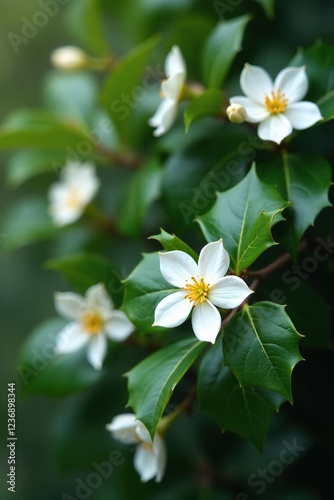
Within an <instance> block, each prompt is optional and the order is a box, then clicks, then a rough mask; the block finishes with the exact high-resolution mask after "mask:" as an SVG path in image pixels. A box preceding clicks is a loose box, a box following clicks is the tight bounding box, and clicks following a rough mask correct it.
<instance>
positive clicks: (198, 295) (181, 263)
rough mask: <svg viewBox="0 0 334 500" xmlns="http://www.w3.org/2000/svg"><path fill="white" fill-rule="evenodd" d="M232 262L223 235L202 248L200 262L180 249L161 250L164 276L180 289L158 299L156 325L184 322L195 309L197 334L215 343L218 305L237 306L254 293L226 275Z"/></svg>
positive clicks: (194, 327) (233, 277)
mask: <svg viewBox="0 0 334 500" xmlns="http://www.w3.org/2000/svg"><path fill="white" fill-rule="evenodd" d="M229 265H230V258H229V255H228V253H227V252H226V250H225V249H224V247H223V242H222V240H221V239H220V240H218V241H215V242H213V243H208V244H207V245H205V247H204V248H202V250H201V253H200V255H199V259H198V264H196V262H195V261H194V259H193V258H192V257H190V256H189V255H188V254H186V253H185V252H181V251H179V250H173V251H171V252H165V253H160V270H161V273H162V275H163V277H164V278H165V280H166V281H168V283H170V284H171V285H174V286H176V287H178V288H179V290H176V291H175V292H174V293H172V294H171V295H168V296H167V297H165V298H164V299H162V300H161V301H160V302H159V304H158V305H157V307H156V309H155V317H154V323H153V326H164V327H167V328H173V327H174V326H178V325H181V323H183V322H184V321H185V320H186V319H187V317H188V315H189V314H190V312H191V310H192V309H193V313H192V327H193V330H194V333H195V335H196V337H197V338H198V339H199V340H203V341H206V342H211V343H214V342H215V340H216V337H217V335H218V333H219V330H220V327H221V317H220V314H219V312H218V310H217V308H216V307H215V306H218V307H221V308H223V309H234V308H235V307H238V306H239V305H240V304H241V303H242V302H243V301H244V300H245V298H246V297H248V295H249V294H250V293H252V290H250V288H248V286H247V285H246V283H245V282H244V281H243V280H242V279H241V278H239V277H238V276H225V274H226V272H227V270H228V268H229ZM224 276H225V277H224Z"/></svg>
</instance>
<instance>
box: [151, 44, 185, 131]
mask: <svg viewBox="0 0 334 500" xmlns="http://www.w3.org/2000/svg"><path fill="white" fill-rule="evenodd" d="M165 73H166V76H167V80H164V81H163V82H162V83H161V96H162V97H163V101H162V102H161V104H160V106H159V107H158V109H157V111H156V113H155V115H154V116H152V118H150V119H149V124H150V125H151V126H152V127H156V130H155V131H154V132H153V135H155V136H156V137H159V136H160V135H162V134H164V133H165V132H167V130H169V129H170V128H171V126H172V125H173V123H174V121H175V119H176V115H177V111H178V107H179V101H180V98H181V94H182V90H183V87H184V82H185V80H186V76H187V68H186V64H185V62H184V59H183V56H182V54H181V51H180V49H179V47H177V46H176V45H174V47H172V50H171V51H170V52H169V54H168V55H167V58H166V61H165Z"/></svg>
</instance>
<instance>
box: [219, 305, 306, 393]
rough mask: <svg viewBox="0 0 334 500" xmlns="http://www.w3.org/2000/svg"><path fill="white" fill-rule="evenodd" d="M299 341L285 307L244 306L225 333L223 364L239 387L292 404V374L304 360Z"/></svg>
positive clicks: (228, 325) (299, 336)
mask: <svg viewBox="0 0 334 500" xmlns="http://www.w3.org/2000/svg"><path fill="white" fill-rule="evenodd" d="M301 337H302V336H301V335H300V334H299V333H298V332H297V330H296V329H295V327H294V325H293V324H292V322H291V320H290V318H289V316H288V315H287V314H286V312H285V310H284V306H281V305H278V304H274V303H272V302H258V303H257V304H254V305H252V306H249V305H248V304H246V305H245V306H244V307H243V309H242V311H240V312H239V313H237V314H236V315H235V316H234V317H233V318H232V319H231V320H230V321H229V322H228V324H227V326H226V328H225V330H224V335H223V347H224V357H225V363H226V365H227V366H229V367H230V369H231V370H232V372H233V373H234V375H235V376H236V378H237V379H238V381H239V383H240V384H241V385H247V386H250V387H257V388H261V389H267V390H270V391H275V392H278V393H279V394H282V396H284V397H285V398H286V399H288V400H289V401H290V402H291V403H292V393H291V374H292V370H293V368H294V366H295V365H296V364H297V363H298V362H299V361H301V360H302V359H303V358H302V357H301V355H300V353H299V351H298V342H299V339H300V338H301Z"/></svg>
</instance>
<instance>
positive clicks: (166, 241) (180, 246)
mask: <svg viewBox="0 0 334 500" xmlns="http://www.w3.org/2000/svg"><path fill="white" fill-rule="evenodd" d="M150 239H152V240H157V241H159V242H160V243H161V245H162V246H163V247H164V249H165V250H166V251H167V252H171V251H172V250H181V252H185V253H187V254H188V255H190V257H192V258H193V259H194V260H195V261H196V262H197V261H198V255H197V253H196V252H194V250H193V249H192V248H190V247H189V246H188V245H187V244H186V243H184V242H183V241H182V240H180V238H178V237H177V236H175V234H169V233H167V231H164V230H163V229H161V230H160V234H156V235H155V236H151V237H150Z"/></svg>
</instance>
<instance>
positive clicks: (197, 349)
mask: <svg viewBox="0 0 334 500" xmlns="http://www.w3.org/2000/svg"><path fill="white" fill-rule="evenodd" d="M204 347H205V343H204V342H199V341H198V340H197V339H183V340H180V341H179V342H176V343H175V344H172V345H169V346H167V347H164V348H163V349H160V350H159V351H157V352H155V353H154V354H151V355H150V356H148V357H147V358H146V359H144V360H143V361H141V362H140V363H139V364H138V365H137V366H135V367H134V368H132V370H130V371H129V372H128V373H127V374H126V376H127V377H128V390H129V401H128V406H131V408H133V409H134V412H135V414H136V417H137V418H138V419H139V420H141V421H142V422H143V423H144V424H145V426H146V427H147V429H148V431H149V433H150V435H151V436H152V438H153V436H154V433H155V430H156V427H157V425H158V423H159V420H160V419H161V417H162V415H163V412H164V409H165V408H166V405H167V403H168V401H169V399H170V397H171V395H172V392H173V390H174V388H175V386H176V384H177V383H178V382H179V381H180V380H181V378H182V377H183V376H184V374H185V373H186V371H187V370H188V369H189V367H190V366H191V365H192V364H193V362H194V361H195V360H196V358H197V357H198V356H199V354H200V353H201V351H202V350H203V349H204Z"/></svg>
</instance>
